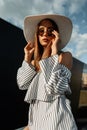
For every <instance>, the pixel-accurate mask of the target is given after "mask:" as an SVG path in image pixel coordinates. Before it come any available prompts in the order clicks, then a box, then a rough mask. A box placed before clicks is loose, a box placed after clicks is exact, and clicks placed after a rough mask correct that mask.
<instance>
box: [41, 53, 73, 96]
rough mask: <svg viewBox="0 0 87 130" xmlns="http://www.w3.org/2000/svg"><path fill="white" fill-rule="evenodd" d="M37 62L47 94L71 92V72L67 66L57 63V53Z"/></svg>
mask: <svg viewBox="0 0 87 130" xmlns="http://www.w3.org/2000/svg"><path fill="white" fill-rule="evenodd" d="M39 64H40V67H41V70H42V73H43V75H44V78H45V83H46V91H47V93H48V94H64V93H71V90H70V87H69V82H70V78H71V72H70V70H69V69H68V68H67V67H65V66H64V65H62V64H60V63H58V55H54V56H52V57H49V58H46V59H43V60H41V61H40V62H39Z"/></svg>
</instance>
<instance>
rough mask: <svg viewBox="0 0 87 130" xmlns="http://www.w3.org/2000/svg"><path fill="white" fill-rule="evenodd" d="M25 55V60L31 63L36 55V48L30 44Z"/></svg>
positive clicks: (25, 50)
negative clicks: (34, 54)
mask: <svg viewBox="0 0 87 130" xmlns="http://www.w3.org/2000/svg"><path fill="white" fill-rule="evenodd" d="M24 53H25V56H24V60H25V61H26V62H28V63H31V58H32V56H33V53H34V46H33V44H32V43H31V42H29V43H28V44H27V45H26V46H25V48H24Z"/></svg>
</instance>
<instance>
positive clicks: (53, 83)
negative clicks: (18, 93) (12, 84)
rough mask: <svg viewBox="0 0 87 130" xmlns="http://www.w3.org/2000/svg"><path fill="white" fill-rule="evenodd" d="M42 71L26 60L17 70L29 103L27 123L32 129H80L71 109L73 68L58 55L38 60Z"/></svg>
mask: <svg viewBox="0 0 87 130" xmlns="http://www.w3.org/2000/svg"><path fill="white" fill-rule="evenodd" d="M39 65H40V68H41V71H40V72H36V71H35V68H34V66H32V65H31V64H28V63H27V62H25V61H23V63H22V66H21V67H20V68H19V69H18V71H17V83H18V87H19V89H21V90H26V89H27V93H26V95H25V99H24V101H26V102H28V103H30V107H29V114H28V119H29V120H28V125H29V129H30V130H77V126H76V123H75V120H74V117H73V114H72V112H71V107H70V101H69V99H67V98H66V96H65V95H66V94H71V89H70V86H69V82H70V78H71V72H70V70H69V69H68V68H67V67H65V66H64V65H62V64H60V63H58V55H54V56H51V57H49V58H46V59H42V60H41V61H39Z"/></svg>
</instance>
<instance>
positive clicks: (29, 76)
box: [17, 61, 36, 90]
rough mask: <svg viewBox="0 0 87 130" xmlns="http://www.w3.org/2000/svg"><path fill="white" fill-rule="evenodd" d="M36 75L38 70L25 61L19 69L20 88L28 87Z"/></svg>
mask: <svg viewBox="0 0 87 130" xmlns="http://www.w3.org/2000/svg"><path fill="white" fill-rule="evenodd" d="M35 75H36V71H35V68H34V66H33V65H31V64H28V63H27V62H26V61H23V63H22V66H21V67H20V68H19V69H18V71H17V84H18V87H19V89H22V90H26V89H28V87H29V85H30V83H31V81H32V80H33V78H34V76H35Z"/></svg>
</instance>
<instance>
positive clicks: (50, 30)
mask: <svg viewBox="0 0 87 130" xmlns="http://www.w3.org/2000/svg"><path fill="white" fill-rule="evenodd" d="M53 30H54V28H53V27H51V28H47V30H46V31H45V29H44V28H39V29H38V35H40V36H43V34H44V33H45V32H46V33H47V36H53V34H52V32H53Z"/></svg>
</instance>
